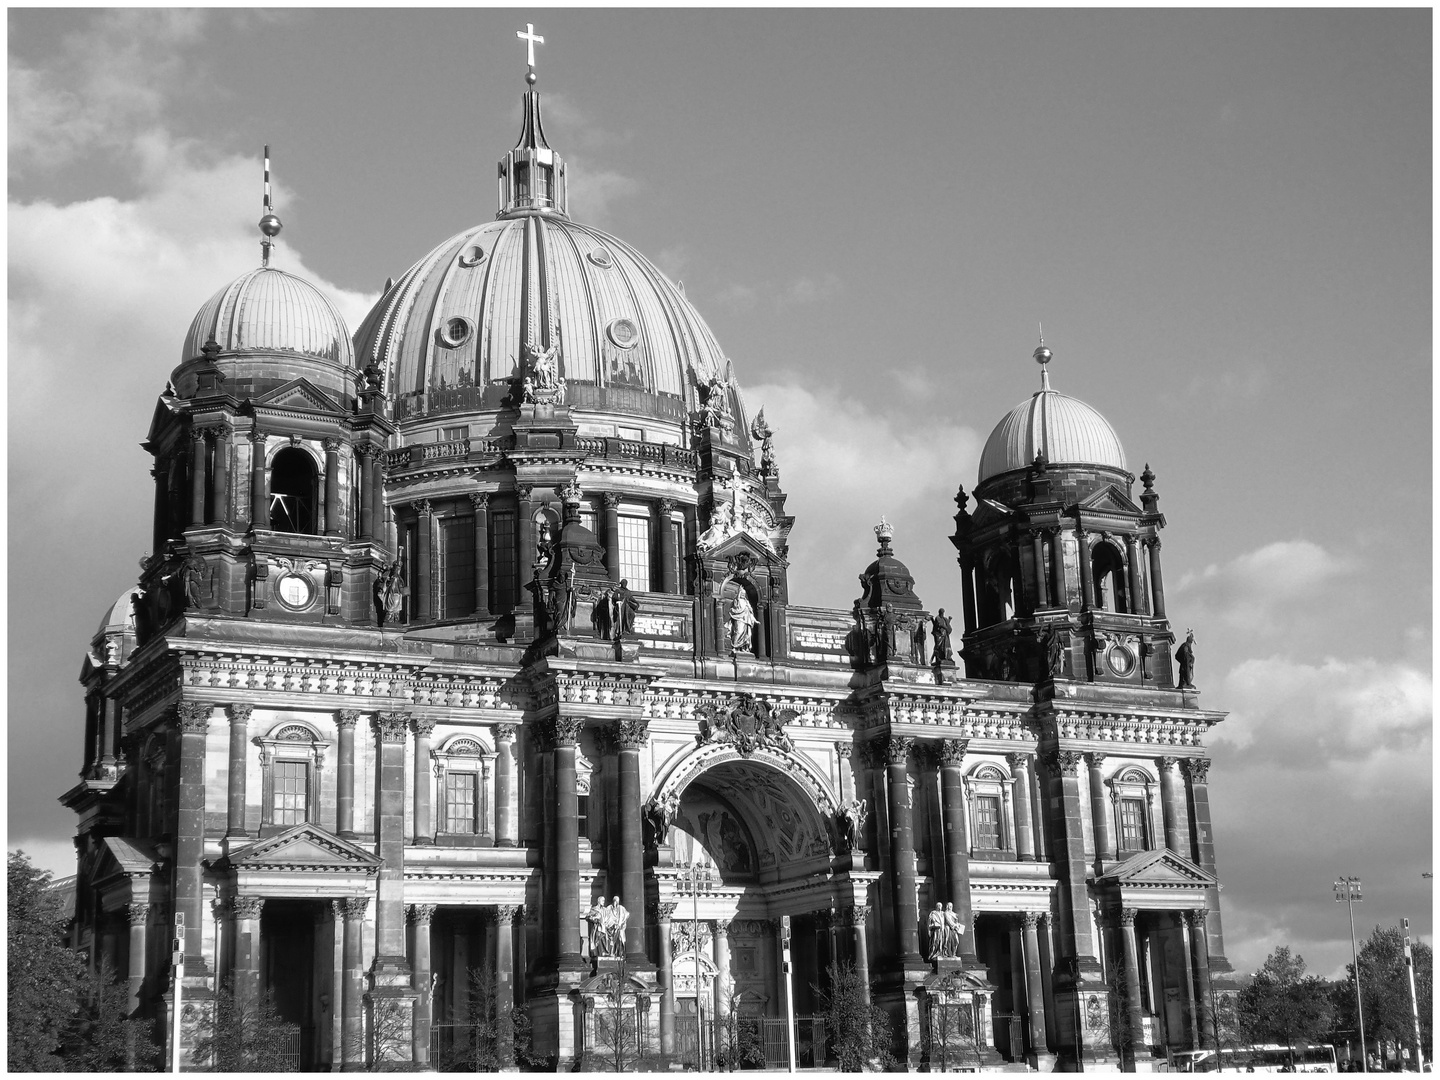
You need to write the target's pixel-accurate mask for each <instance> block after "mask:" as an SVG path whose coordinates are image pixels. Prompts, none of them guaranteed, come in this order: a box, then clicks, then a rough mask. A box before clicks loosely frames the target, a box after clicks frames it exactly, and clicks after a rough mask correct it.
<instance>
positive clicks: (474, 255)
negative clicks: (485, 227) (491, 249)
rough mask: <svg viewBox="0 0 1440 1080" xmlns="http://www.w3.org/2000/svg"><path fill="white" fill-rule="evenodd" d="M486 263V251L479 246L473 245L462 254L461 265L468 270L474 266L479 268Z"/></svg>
mask: <svg viewBox="0 0 1440 1080" xmlns="http://www.w3.org/2000/svg"><path fill="white" fill-rule="evenodd" d="M484 261H485V249H484V248H482V247H481V246H480V245H479V244H471V245H470V246H469V247H467V248H466V249H465V250H464V251H462V252H461V253H460V265H461V266H463V267H466V268H467V269H468V268H469V267H472V266H479V265H480V264H481V263H482V262H484Z"/></svg>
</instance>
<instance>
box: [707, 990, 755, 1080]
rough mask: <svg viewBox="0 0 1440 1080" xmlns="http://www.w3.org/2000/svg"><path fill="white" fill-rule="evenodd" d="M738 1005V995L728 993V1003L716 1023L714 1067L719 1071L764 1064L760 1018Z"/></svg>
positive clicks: (750, 1067) (753, 1067)
mask: <svg viewBox="0 0 1440 1080" xmlns="http://www.w3.org/2000/svg"><path fill="white" fill-rule="evenodd" d="M740 1005H741V997H740V995H739V994H731V995H730V1007H729V1008H728V1009H727V1010H726V1012H725V1015H723V1016H722V1017H720V1020H719V1022H718V1023H717V1024H716V1025H715V1067H716V1068H717V1069H719V1070H721V1071H726V1072H728V1071H730V1070H732V1069H763V1068H764V1067H765V1037H764V1035H762V1034H761V1031H760V1018H759V1017H758V1016H747V1015H745V1014H743V1013H742V1012H741V1011H740Z"/></svg>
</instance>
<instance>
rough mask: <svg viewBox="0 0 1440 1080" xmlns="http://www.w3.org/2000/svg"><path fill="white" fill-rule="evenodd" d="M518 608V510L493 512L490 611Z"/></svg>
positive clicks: (499, 611)
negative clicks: (516, 575)
mask: <svg viewBox="0 0 1440 1080" xmlns="http://www.w3.org/2000/svg"><path fill="white" fill-rule="evenodd" d="M514 607H515V512H514V511H513V510H496V511H494V512H493V513H492V514H491V515H490V610H491V611H493V612H495V614H497V615H503V614H505V613H506V612H508V611H512V610H513V609H514Z"/></svg>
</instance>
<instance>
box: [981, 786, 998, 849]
mask: <svg viewBox="0 0 1440 1080" xmlns="http://www.w3.org/2000/svg"><path fill="white" fill-rule="evenodd" d="M975 847H976V848H977V849H980V850H983V851H999V850H1000V799H999V797H998V796H995V795H980V796H977V797H976V799H975Z"/></svg>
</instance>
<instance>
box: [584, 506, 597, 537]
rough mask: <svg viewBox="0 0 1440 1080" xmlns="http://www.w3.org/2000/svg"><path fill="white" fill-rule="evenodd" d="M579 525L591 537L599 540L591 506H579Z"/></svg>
mask: <svg viewBox="0 0 1440 1080" xmlns="http://www.w3.org/2000/svg"><path fill="white" fill-rule="evenodd" d="M580 524H581V525H584V526H585V528H587V529H589V530H590V533H591V535H593V536H595V537H596V538H597V539H598V538H599V536H600V534H599V532H597V531H596V529H597V526H596V522H595V507H593V506H591V505H590V504H589V503H581V504H580Z"/></svg>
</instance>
